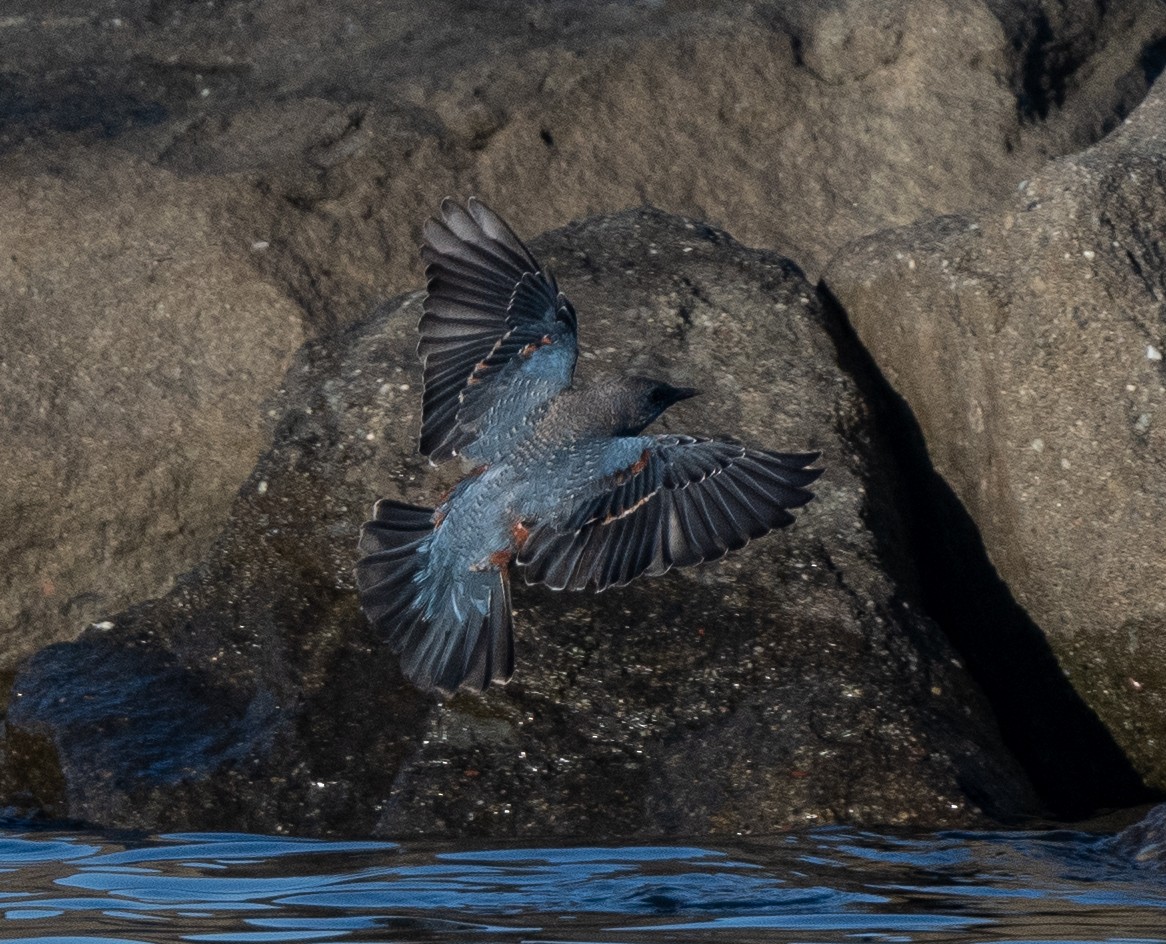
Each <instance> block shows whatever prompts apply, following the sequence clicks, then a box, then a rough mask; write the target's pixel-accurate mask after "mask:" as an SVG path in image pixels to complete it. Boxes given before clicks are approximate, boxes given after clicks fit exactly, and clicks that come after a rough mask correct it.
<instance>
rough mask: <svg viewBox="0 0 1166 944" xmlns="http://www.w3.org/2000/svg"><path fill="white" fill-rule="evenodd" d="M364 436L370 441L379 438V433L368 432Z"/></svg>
mask: <svg viewBox="0 0 1166 944" xmlns="http://www.w3.org/2000/svg"><path fill="white" fill-rule="evenodd" d="M364 438H365V439H367V440H368V441H369V442H372V441H373V440H374V439H376V438H377V434H376V433H366V434H365V436H364Z"/></svg>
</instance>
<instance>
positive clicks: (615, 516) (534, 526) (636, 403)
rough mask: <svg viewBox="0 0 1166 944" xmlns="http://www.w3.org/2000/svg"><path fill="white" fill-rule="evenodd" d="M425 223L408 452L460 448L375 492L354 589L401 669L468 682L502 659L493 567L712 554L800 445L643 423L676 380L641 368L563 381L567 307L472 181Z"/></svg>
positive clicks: (727, 547)
mask: <svg viewBox="0 0 1166 944" xmlns="http://www.w3.org/2000/svg"><path fill="white" fill-rule="evenodd" d="M441 217H442V218H441V219H440V220H437V219H431V220H429V221H428V222H427V223H426V224H425V228H424V240H425V241H424V246H423V248H422V250H421V254H422V258H423V259H424V260H425V262H426V263H427V264H428V267H427V269H426V276H427V279H428V296H427V298H426V301H425V306H424V314H423V315H422V317H421V321H420V323H419V325H418V329H419V331H420V334H421V341H420V343H419V345H418V348H417V352H418V355H419V356H420V358H421V361H422V363H423V365H424V381H425V390H424V399H423V405H422V420H421V443H420V451H421V452H422V454H424V455H427V456H429V457H430V459H431V460H432V461H434V462H441V461H444V460H447V459H451V458H453V457H455V456H457V457H460V458H461V459H463V460H465V461H467V462H468V463H470V464H472V465H473V466H474V468H473V471H472V472H470V473H469V474H468V475H467V476H466V477H465V478H463V479H462V480H461V481H460V482H459V483H458V484H457V485H456V486H455V487H454V488H453V490H452V491H451V492H450V493H449V495H448V497H446V498H445V499H444V500H443V501H442V502H441V504H439V505H438V506H437V508H418V507H416V506H413V505H407V504H403V503H402V502H398V501H393V500H392V499H387V498H386V499H381V500H380V501H379V502H377V504H376V508H375V510H374V512H373V520H372V521H369V522H367V523H366V524H365V525H364V527H363V528H362V530H361V537H360V550H361V551H362V552H363V553H364V554H365V555H366V556H365V557H364V558H363V559H362V560H361V561H360V562H359V563H358V564H357V566H356V582H357V588H358V590H359V592H360V601H361V606H362V607H363V609H364V612H365V614H366V615H367V616H368V618H369V620H371V621H372V623H373V624H374V625H375V626H376V627H377V628H378V629H380V630H382V631H383V632H384V633H385V635H386V637H387V639H388V641H389V642H390V644H391V645H392V646H393V647H394V649H395V650H396V651H398V652H400V653H401V667H402V670H403V671H404V673H405V675H406V676H407V677H408V678H409V679H410V680H411V681H412V682H413V683H414V684H415V685H417V686H418V687H420V688H422V689H426V690H432V689H437V690H440V691H443V692H447V693H448V692H453V691H455V690H457V689H458V688H463V687H464V688H468V689H473V690H477V691H484V690H485V689H486V688H488V687H489V686H490V684H491V683H492V682H506V681H508V680H509V678H510V676H511V675H512V674H513V672H514V639H513V634H512V623H511V608H510V579H509V572H510V566H511V565H512V564H517V565H518V566H519V567H521V568H522V569H523V572H524V574H525V576H526V579H527V582H528V583H542V584H545V585H546V586H548V587H550V588H552V589H555V590H564V589H571V590H581V589H583V588H585V587H589V586H590V587H594V588H595V589H596V590H603V589H604V588H606V587H611V586H616V587H618V586H623V585H624V584H626V583H628V582H629V581H630V580H633V579H634V578H636V577H638V576H640V575H641V574H648V575H650V576H655V575H657V574H662V573H664V572H665V571H666V570H669V569H670V568H672V567H687V566H688V565H690V564H696V563H698V562H700V561H711V560H716V559H717V558H719V557H721V556H723V555H724V554H725V553H726V552H728V551H731V550H736V549H737V548H740V547H743V546H744V545H745V544H746V543H747V542H748V541H749V540H750V539H751V538H756V537H760V536H761V535H763V534H765V533H767V532H768V531H771V530H773V529H774V528H780V527H782V526H783V525H787V524H789V523H790V522H791V521H793V520H794V519H793V515H791V514H790V513H789V509H791V508H797V507H799V506H801V505H804V504H805V503H806V502H808V501H809V500H810V499H811V498H812V497H813V496H812V494H811V493H810V492H809V491H807V490H806V486H807V485H809V484H810V483H811V482H813V481H814V479H816V478H817V477H818V475H819V474H820V473H821V470H820V469H810V468H807V466H808V465H810V463H812V462H813V461H814V460H815V459H816V458H817V457H818V454H817V453H795V454H785V453H778V452H768V451H765V450H761V449H747V448H745V447H744V446H742V445H739V444H738V443H736V442H731V441H728V440H718V439H699V438H695V437H692V436H677V435H666V436H645V435H642V432H643V430H644V428H645V427H646V426H648V424H649V423H651V422H652V421H653V420H655V419H656V418H657V417H658V416H659V415H660V414H661V413H663V412H664V410H666V409H667V408H668V407H669V406H671V405H672V404H674V403H676V402H677V401H678V400H683V399H685V398H686V397H691V396H694V395H695V393H696V391H695V390H692V389H689V388H687V387H673V386H671V385H670V384H667V383H664V382H663V381H660V380H652V379H650V378H647V377H621V378H613V379H607V380H603V381H599V382H597V383H595V384H592V385H590V386H587V387H583V388H578V387H575V386H573V385H572V376H573V374H574V371H575V361H576V359H577V357H578V347H577V345H576V337H575V330H576V318H575V310H574V308H572V306H571V303H570V302H569V301H568V300H567V298H566V297H565V296H564V295H562V294H561V293H560V292H559V289H558V286H557V284H556V283H555V279H554V277H553V276H552V275H551V273H550V272H549V271H547V270H546V269H544V268H543V267H542V266H540V265H539V263H538V262H537V261H536V260H535V259H534V257H533V256H532V255H531V254H530V252H529V251H528V250H527V248H526V247H525V246H524V245H523V244H522V242H521V241H520V240H519V239H518V237H517V236H515V235H514V232H513V231H512V230H511V229H510V227H509V226H507V225H506V223H505V222H504V221H503V220H502V219H501V218H500V217H499V216H498V215H497V214H496V213H494V212H493V211H491V210H490V209H489V208H488V207H486V206H485V205H484V204H482V203H480V202H478V201H476V200H474V199H473V198H471V199H470V200H469V201H468V203H467V205H466V206H465V207H462V206H460V205H459V204H457V203H455V202H453V201H452V200H448V199H447V200H446V201H445V202H443V203H442V205H441Z"/></svg>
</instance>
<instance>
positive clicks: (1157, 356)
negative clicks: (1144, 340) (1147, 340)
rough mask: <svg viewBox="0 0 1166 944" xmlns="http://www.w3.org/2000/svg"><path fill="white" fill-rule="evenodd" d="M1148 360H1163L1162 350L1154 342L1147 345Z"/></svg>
mask: <svg viewBox="0 0 1166 944" xmlns="http://www.w3.org/2000/svg"><path fill="white" fill-rule="evenodd" d="M1146 360H1148V361H1160V360H1162V352H1161V351H1159V350H1158V349H1157V348H1156V347H1154V345H1153V344H1147V345H1146Z"/></svg>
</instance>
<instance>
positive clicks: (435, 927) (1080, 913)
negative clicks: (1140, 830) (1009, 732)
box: [0, 829, 1166, 944]
mask: <svg viewBox="0 0 1166 944" xmlns="http://www.w3.org/2000/svg"><path fill="white" fill-rule="evenodd" d="M0 914H2V916H3V919H2V920H0V939H2V940H10V941H11V940H18V941H39V942H49V941H63V940H87V941H91V942H98V941H100V942H114V941H116V942H138V941H228V942H230V941H235V942H259V941H362V942H368V941H468V942H493V944H507V942H519V941H530V942H537V941H578V942H584V941H594V942H620V941H626V942H629V944H632V942H641V944H648V942H665V941H679V942H696V941H715V942H725V944H729V942H778V941H799V942H817V941H893V942H913V941H943V942H948V941H950V942H964V941H1061V940H1065V941H1114V942H1117V941H1120V942H1134V941H1137V942H1143V941H1162V942H1166V871H1163V870H1160V869H1158V868H1154V867H1152V866H1149V865H1147V864H1145V863H1142V864H1138V863H1135V862H1132V861H1130V860H1129V859H1128V858H1126V857H1124V856H1123V855H1121V854H1120V852H1119V850H1118V848H1117V847H1116V846H1115V845H1114V843H1113V842H1112V840H1110V839H1108V838H1106V837H1104V836H1102V837H1098V836H1091V835H1086V834H1082V833H1073V832H1047V833H1007V834H1005V833H999V834H998V833H944V834H938V835H934V836H928V837H919V838H905V837H895V836H886V835H877V834H872V833H862V832H855V831H848V830H838V829H828V830H815V831H808V832H805V833H801V834H796V835H790V836H783V837H779V838H776V839H770V840H765V841H752V840H750V841H742V842H740V843H737V844H734V845H716V844H705V843H702V844H700V845H691V846H689V845H658V846H624V847H618V848H617V847H599V846H573V847H569V848H549V847H545V848H544V847H536V846H529V845H527V846H521V847H519V846H507V847H500V846H497V845H495V846H492V847H483V848H478V849H473V850H467V849H465V848H461V849H456V850H455V849H453V848H449V847H441V846H423V845H417V844H404V845H395V844H392V843H379V842H328V841H315V840H299V839H286V838H273V837H266V836H245V835H222V834H206V833H200V834H183V835H167V836H161V837H158V838H155V839H152V840H147V841H125V840H121V841H119V840H117V839H115V838H113V837H111V836H108V835H99V834H86V833H75V834H64V833H44V832H24V833H20V832H11V831H9V832H0Z"/></svg>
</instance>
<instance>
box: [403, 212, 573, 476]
mask: <svg viewBox="0 0 1166 944" xmlns="http://www.w3.org/2000/svg"><path fill="white" fill-rule="evenodd" d="M424 237H425V242H424V245H423V246H422V249H421V257H422V259H424V260H425V262H426V264H427V265H426V270H425V273H426V277H427V283H428V284H427V288H428V295H427V297H426V299H425V306H424V314H423V315H422V317H421V321H420V323H419V324H418V326H417V327H418V330H419V331H420V332H421V340H420V342H419V343H418V345H417V353H418V355H419V356H420V358H421V361H422V364H423V366H424V381H425V393H424V397H423V400H422V414H421V443H420V450H421V453H422V454H423V455H427V456H429V457H430V458H431V459H433V460H434V461H441V460H443V459H449V458H452V457H453V456H456V455H464V456H466V457H467V458H472V459H478V460H479V461H490V460H491V459H493V458H494V457H495V455H496V454H497V453H498V452H499V451H501V449H502V448H504V446H505V442H504V440H505V435H506V431H507V430H510V429H513V428H514V426H515V424H516V423H518V422H521V421H522V420H523V419H525V418H527V417H530V416H531V415H532V414H533V412H534V411H536V410H537V409H539V408H540V407H541V406H543V405H544V404H545V403H546V402H547V401H549V400H550V399H551V398H552V397H554V396H555V394H557V393H559V392H560V391H562V390H564V389H565V388H566V387H568V386H569V385H570V383H571V377H572V375H573V374H574V371H575V361H576V360H577V358H578V347H577V344H576V340H575V329H576V319H575V310H574V309H573V308H572V307H571V303H570V302H569V301H568V300H567V298H566V297H565V296H564V295H562V294H561V293H560V292H559V288H558V285H557V284H556V283H555V279H554V277H553V276H552V275H551V274H550V273H549V272H548V271H547V270H545V269H544V268H542V266H540V265H539V263H538V261H537V260H536V259H535V258H534V256H532V255H531V254H530V251H529V250H528V249H527V248H526V246H524V245H523V244H522V241H521V240H520V239H519V238H518V237H517V236H515V235H514V231H513V230H511V229H510V227H509V226H507V225H506V223H505V221H503V219H502V218H501V217H500V216H498V214H497V213H495V212H494V211H493V210H491V209H490V208H489V207H487V206H486V205H485V204H484V203H482V202H480V201H478V200H475V199H474V198H473V197H471V198H470V199H469V201H467V203H466V206H464V207H462V206H461V205H460V204H458V203H456V202H455V201H453V200H450V199H446V200H445V201H443V202H442V204H441V219H440V220H438V219H431V220H429V221H428V222H427V223H426V224H425V228H424Z"/></svg>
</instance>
